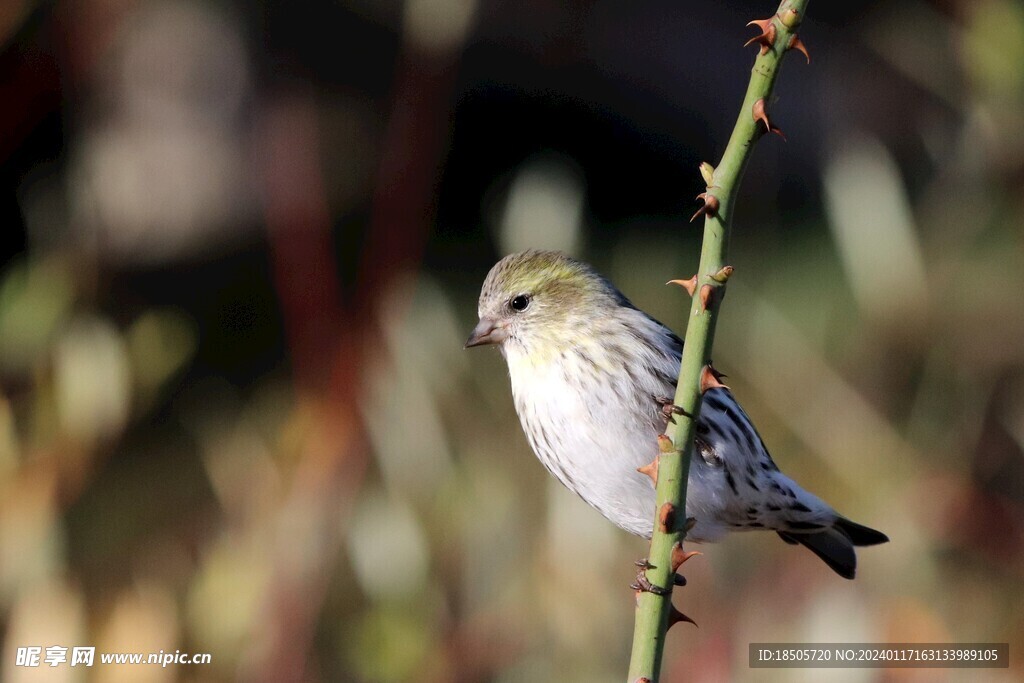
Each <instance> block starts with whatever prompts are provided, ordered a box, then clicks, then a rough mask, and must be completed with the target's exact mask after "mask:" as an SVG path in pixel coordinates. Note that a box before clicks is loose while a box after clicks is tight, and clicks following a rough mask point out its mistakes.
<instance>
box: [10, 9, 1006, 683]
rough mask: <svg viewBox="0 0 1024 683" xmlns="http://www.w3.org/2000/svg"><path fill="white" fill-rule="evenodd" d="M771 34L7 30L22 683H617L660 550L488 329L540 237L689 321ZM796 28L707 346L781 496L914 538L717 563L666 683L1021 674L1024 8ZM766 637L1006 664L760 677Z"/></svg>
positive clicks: (228, 24)
mask: <svg viewBox="0 0 1024 683" xmlns="http://www.w3.org/2000/svg"><path fill="white" fill-rule="evenodd" d="M774 9H775V5H774V3H771V2H761V1H758V2H753V1H740V0H732V1H729V2H713V3H680V2H668V1H667V0H652V1H651V2H646V3H639V4H636V3H622V2H610V1H609V2H605V1H602V2H581V1H575V2H568V3H551V2H533V1H530V2H520V3H505V2H494V1H488V0H406V1H405V2H398V1H389V0H378V1H377V2H369V1H367V0H292V1H290V2H285V1H283V0H261V1H259V2H240V1H239V2H229V1H227V0H189V1H179V0H76V1H75V2H71V1H66V0H54V1H46V0H4V1H3V3H2V4H0V103H2V104H0V133H2V134H0V221H2V225H3V227H4V230H3V232H2V237H0V240H2V242H0V251H2V268H0V637H2V639H3V645H2V661H0V678H2V679H3V680H5V681H30V680H68V681H80V680H93V681H173V680H182V681H365V682H368V683H369V682H390V681H427V682H442V681H458V682H464V683H472V682H476V681H497V682H501V683H506V682H513V681H554V680H558V681H617V680H622V677H623V676H624V675H625V671H626V668H627V662H628V656H629V649H630V638H631V633H632V626H633V594H632V591H630V590H629V589H628V587H627V586H628V584H629V583H630V582H631V581H632V579H633V575H634V573H635V568H634V567H633V565H632V562H633V561H634V560H635V559H637V558H639V557H641V556H643V555H644V554H645V550H646V544H645V543H644V542H643V541H641V540H639V539H636V538H632V537H629V536H628V535H627V534H625V533H624V532H621V531H619V530H618V529H616V528H614V527H613V526H612V525H610V524H609V523H607V522H606V521H605V520H604V519H603V518H601V517H600V515H598V514H597V513H596V512H594V511H592V510H591V509H590V508H588V507H587V506H586V505H585V504H583V503H582V502H581V501H579V500H577V499H576V498H575V497H573V496H572V495H571V494H570V493H568V492H567V491H565V490H563V489H562V488H561V487H560V486H559V485H557V483H556V482H555V481H554V480H553V479H552V478H550V477H549V476H548V475H547V473H546V472H545V471H544V469H543V468H542V467H541V466H540V465H539V463H538V462H537V461H536V459H535V458H534V457H533V455H532V454H531V452H530V450H529V447H528V445H527V443H526V440H525V438H524V437H523V435H522V433H521V430H520V427H519V423H518V420H517V418H516V416H515V413H514V410H513V406H512V402H511V399H510V393H509V387H508V379H507V373H506V370H505V366H504V363H503V361H502V359H501V358H500V355H499V354H498V353H497V352H496V351H494V350H493V349H485V350H474V351H463V349H462V344H463V341H464V340H465V338H466V336H467V334H468V332H469V330H470V329H471V327H472V326H473V324H474V323H475V320H476V298H477V293H478V290H479V286H480V283H481V282H482V280H483V278H484V276H485V275H486V273H487V271H488V269H489V268H490V266H491V265H492V264H493V262H494V261H496V260H497V259H498V258H499V257H500V256H502V255H504V254H506V253H508V252H510V251H513V250H518V249H521V248H525V247H527V246H535V247H550V248H560V249H564V250H567V251H570V252H571V253H573V254H574V255H576V256H579V257H581V258H584V259H586V260H589V261H591V262H593V263H595V265H597V266H598V268H599V269H600V270H602V271H603V272H604V273H605V274H607V275H608V276H609V277H611V278H612V279H613V280H614V281H616V282H617V283H618V284H619V286H620V287H621V288H622V289H623V290H624V291H625V292H626V293H627V295H629V296H630V297H631V298H632V299H633V301H634V302H635V303H636V304H637V305H639V306H640V307H642V308H644V309H646V310H648V311H649V312H651V313H652V314H654V315H655V316H656V317H658V318H659V319H661V320H662V321H664V322H665V323H666V324H669V325H670V326H673V327H674V328H675V329H676V330H677V331H679V332H680V333H681V332H682V331H683V329H682V325H683V322H684V320H685V317H686V316H685V310H686V307H687V302H686V301H685V300H684V297H683V296H682V294H681V292H680V290H678V289H676V288H666V287H665V286H664V285H663V283H664V282H665V281H666V280H668V279H671V278H676V277H687V276H689V275H690V274H691V273H692V272H693V270H694V268H695V267H696V264H697V260H698V249H699V241H700V234H699V230H700V228H699V226H697V225H690V224H687V222H686V220H687V218H688V217H689V216H690V214H691V213H692V212H693V211H694V210H695V209H696V208H697V202H695V201H694V200H693V199H692V198H693V196H694V195H696V194H697V193H698V192H700V191H702V189H703V188H702V182H701V179H700V175H699V174H698V172H697V166H698V164H699V162H700V161H702V160H707V161H710V162H712V163H715V162H717V160H718V159H719V157H720V155H721V153H722V150H723V147H724V144H725V142H726V140H727V139H728V135H729V132H730V131H731V128H732V125H733V123H734V121H735V119H736V116H737V111H738V107H739V103H740V102H741V100H742V94H743V92H744V89H745V88H746V83H747V78H748V73H749V68H750V64H751V62H752V59H753V55H754V50H755V48H753V47H750V48H747V49H746V50H744V49H742V48H741V47H740V46H741V45H742V44H743V42H744V41H745V40H747V39H748V38H749V37H751V36H753V35H755V32H754V29H753V28H744V24H745V23H746V22H747V21H749V20H751V19H754V18H760V17H762V16H766V15H768V14H770V13H771V12H772V11H774ZM802 37H803V39H804V42H805V43H806V44H807V45H808V47H809V49H810V52H811V56H812V60H813V61H812V63H811V65H810V66H808V65H806V64H805V63H804V60H803V57H801V56H800V55H798V54H797V55H791V56H790V58H789V59H787V60H786V64H785V68H784V71H783V74H782V78H781V80H780V83H779V87H778V88H777V89H776V101H774V102H773V103H772V104H771V114H772V120H773V123H775V124H777V125H779V126H780V127H781V128H782V130H783V131H785V133H786V135H787V136H788V142H783V141H782V140H781V139H779V138H777V137H775V136H769V137H768V138H765V139H763V140H761V142H760V143H759V144H758V145H757V149H756V150H755V154H754V156H753V160H752V162H751V164H750V166H749V168H748V171H747V173H746V178H745V182H744V184H743V188H742V192H741V197H740V202H739V206H738V209H737V211H736V219H735V226H734V233H733V239H732V247H731V262H732V263H733V265H734V266H735V267H736V275H735V276H734V277H733V280H732V281H731V282H730V287H729V292H730V294H729V297H728V298H727V299H726V304H725V307H724V309H723V317H722V320H721V325H720V326H719V330H718V334H717V336H716V343H715V356H714V357H715V361H716V366H717V367H719V368H720V369H721V370H723V371H724V372H726V373H727V374H728V375H729V383H730V385H731V386H732V388H733V391H734V392H735V393H736V394H737V396H738V397H739V398H740V400H741V401H742V402H743V403H744V405H745V406H746V409H747V411H748V412H749V413H750V415H751V416H752V417H753V419H754V420H755V421H756V423H757V424H758V426H759V429H760V431H761V433H762V435H763V436H764V438H765V440H766V442H767V444H768V445H769V447H770V449H771V451H772V453H773V455H774V456H775V459H776V461H778V462H779V464H780V465H781V466H782V467H783V469H785V470H786V471H788V472H789V473H790V474H792V475H794V476H795V477H796V478H797V479H799V480H800V481H801V482H803V483H804V484H805V485H806V486H808V487H809V488H812V489H813V490H814V491H816V492H817V493H818V494H820V495H822V496H823V497H824V498H826V499H828V500H829V501H830V502H831V503H833V504H834V505H835V506H836V507H837V508H838V509H839V510H840V511H842V512H843V513H844V514H846V515H848V516H850V517H851V518H853V519H855V520H857V521H859V522H863V523H865V524H868V525H870V526H872V527H877V528H879V529H882V530H884V531H885V532H886V533H888V534H889V536H890V537H891V538H892V543H890V544H888V545H885V546H881V547H877V548H870V549H865V550H863V551H861V553H860V572H859V577H858V579H857V580H856V581H855V582H847V581H843V580H841V579H838V578H837V577H836V576H835V575H834V574H832V573H831V572H830V571H828V570H827V569H826V568H825V567H824V566H823V565H822V564H821V563H820V561H818V560H817V559H816V558H814V557H813V556H812V555H811V554H810V553H808V552H806V551H803V550H798V549H794V548H791V547H789V546H786V545H784V544H783V543H781V542H779V540H778V539H777V538H776V537H775V536H774V535H769V534H750V535H739V536H734V537H732V538H730V539H728V540H727V541H726V542H724V543H721V544H718V545H715V546H709V547H704V548H702V550H703V551H704V553H705V554H704V556H703V557H701V558H699V559H697V560H694V561H692V562H690V563H689V564H687V565H686V569H687V571H686V574H687V577H688V579H689V586H688V587H687V588H685V589H682V590H678V591H677V592H676V593H677V594H676V597H675V601H676V604H677V605H679V606H680V607H681V608H682V609H684V611H685V612H686V613H687V614H689V615H690V616H691V617H693V618H694V619H695V620H696V621H697V622H698V623H699V624H700V628H699V629H695V628H692V627H689V626H686V625H683V626H678V627H676V628H675V629H674V630H673V632H671V633H670V634H669V636H668V643H667V649H666V664H665V669H666V678H667V680H680V681H681V680H687V681H727V680H738V681H753V680H757V681H761V680H777V681H783V680H797V681H810V680H815V681H818V680H837V681H902V680H920V681H943V680H949V681H957V680H970V681H1007V680H1020V678H1021V676H1022V672H1024V663H1022V660H1021V659H1020V656H1021V655H1020V653H1021V649H1020V648H1021V647H1022V646H1024V610H1022V609H1021V605H1022V604H1024V457H1022V448H1024V305H1022V294H1021V292H1022V291H1024V240H1022V230H1021V226H1022V224H1024V199H1022V198H1024V192H1022V190H1024V113H1022V112H1024V2H1021V1H1020V0H981V1H972V2H968V1H967V0H960V1H957V0H934V1H931V2H928V1H925V0H898V1H889V2H881V1H875V2H860V3H825V2H815V3H811V5H810V15H809V17H808V18H807V20H806V21H805V23H804V27H803V30H802ZM765 641H768V642H780V641H795V642H801V641H803V642H807V641H811V642H872V641H876V642H900V641H919V642H921V641H924V642H928V641H931V642H937V641H957V642H985V641H995V642H1009V643H1010V647H1011V657H1012V658H1013V662H1012V667H1011V668H1010V669H1009V670H1007V669H1001V670H999V669H996V670H986V671H982V670H974V671H955V670H945V671H943V670H919V671H913V670H892V671H884V670H853V669H851V670H824V671H823V670H809V671H807V670H804V671H801V670H779V671H765V670H751V669H749V668H748V666H747V646H748V643H750V642H765ZM29 645H40V646H43V647H46V646H49V645H65V646H73V645H93V646H95V647H96V648H97V651H105V652H133V651H137V652H151V651H152V652H155V651H158V650H164V651H174V650H175V649H179V650H181V651H184V652H209V653H211V654H212V663H210V664H208V665H201V666H184V665H178V666H174V665H172V666H170V667H168V668H165V669H161V668H159V667H147V666H134V667H127V666H126V667H116V666H111V665H106V666H103V665H99V664H97V665H95V666H94V667H93V668H91V669H88V670H83V669H82V668H81V667H76V668H74V669H72V668H70V667H68V666H63V667H58V668H55V669H51V668H49V667H46V666H45V665H44V666H43V667H41V668H39V669H28V668H24V667H17V666H15V652H16V649H17V648H18V647H24V646H29Z"/></svg>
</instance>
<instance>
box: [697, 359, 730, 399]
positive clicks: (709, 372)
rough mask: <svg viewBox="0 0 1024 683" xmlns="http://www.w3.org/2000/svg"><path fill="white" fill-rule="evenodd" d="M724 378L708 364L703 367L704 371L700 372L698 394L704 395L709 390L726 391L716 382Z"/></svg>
mask: <svg viewBox="0 0 1024 683" xmlns="http://www.w3.org/2000/svg"><path fill="white" fill-rule="evenodd" d="M722 377H725V375H723V374H722V373H720V372H718V371H717V370H715V369H714V368H713V367H711V364H710V363H708V364H707V365H705V366H704V369H703V370H701V371H700V393H702V394H703V393H706V392H707V391H708V390H709V389H728V388H729V387H727V386H725V385H724V384H722V383H721V382H719V381H718V380H719V379H721V378H722Z"/></svg>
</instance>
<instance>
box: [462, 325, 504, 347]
mask: <svg viewBox="0 0 1024 683" xmlns="http://www.w3.org/2000/svg"><path fill="white" fill-rule="evenodd" d="M507 337H508V332H506V331H505V327H504V326H502V325H499V324H498V323H496V322H495V321H493V320H491V319H490V318H480V322H479V323H477V326H476V327H474V328H473V333H472V334H471V335H469V339H467V340H466V346H465V347H463V348H467V349H468V348H469V347H471V346H483V345H484V344H500V343H501V342H503V341H505V339H506V338H507Z"/></svg>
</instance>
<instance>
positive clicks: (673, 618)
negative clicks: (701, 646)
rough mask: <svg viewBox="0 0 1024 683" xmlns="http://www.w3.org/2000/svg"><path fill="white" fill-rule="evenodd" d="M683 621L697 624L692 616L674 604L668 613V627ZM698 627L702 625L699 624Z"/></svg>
mask: <svg viewBox="0 0 1024 683" xmlns="http://www.w3.org/2000/svg"><path fill="white" fill-rule="evenodd" d="M681 621H683V622H686V623H687V624H693V625H694V626H697V622H696V621H694V620H693V619H691V618H690V617H688V616H686V615H685V614H683V613H682V612H680V611H679V610H677V609H676V606H675V605H672V606H671V609H670V611H669V613H668V627H669V628H672V627H673V626H675V625H676V624H678V623H679V622H681ZM697 628H700V627H699V626H697Z"/></svg>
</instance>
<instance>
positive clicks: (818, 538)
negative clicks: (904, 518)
mask: <svg viewBox="0 0 1024 683" xmlns="http://www.w3.org/2000/svg"><path fill="white" fill-rule="evenodd" d="M778 534H779V537H780V538H782V540H783V541H785V542H786V543H791V544H797V543H800V544H801V545H803V546H804V547H806V548H807V549H808V550H810V551H811V552H812V553H814V554H815V555H817V556H818V557H820V558H821V559H822V561H824V562H825V564H827V565H828V566H829V567H831V568H832V571H834V572H835V573H836V574H839V576H842V577H843V578H844V579H852V578H853V577H854V576H856V574H857V553H856V552H855V551H854V546H866V545H877V544H879V543H886V542H888V541H889V537H888V536H886V535H885V534H883V533H882V532H881V531H876V530H874V529H871V528H870V527H866V526H863V525H862V524H857V523H856V522H851V521H850V520H848V519H846V518H845V517H837V518H836V521H835V524H833V525H832V527H831V528H830V529H826V530H825V531H818V532H815V533H798V532H794V531H779V532H778Z"/></svg>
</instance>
